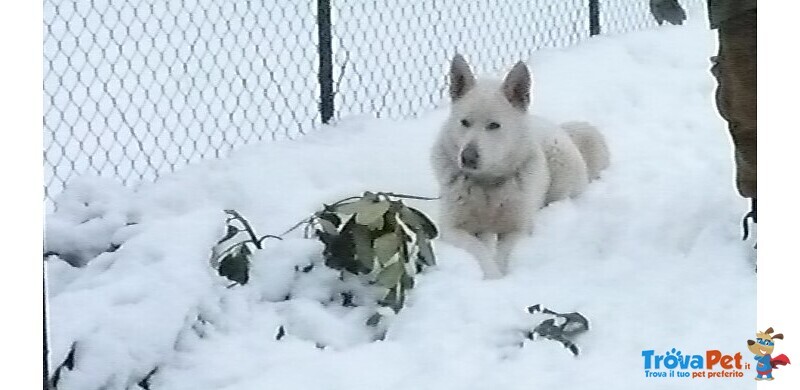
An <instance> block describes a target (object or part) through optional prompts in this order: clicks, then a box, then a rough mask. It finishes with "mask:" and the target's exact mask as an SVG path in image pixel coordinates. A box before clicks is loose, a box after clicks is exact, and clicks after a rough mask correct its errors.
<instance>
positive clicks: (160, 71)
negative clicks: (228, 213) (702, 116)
mask: <svg viewBox="0 0 800 390" xmlns="http://www.w3.org/2000/svg"><path fill="white" fill-rule="evenodd" d="M701 2H702V0H691V1H684V2H683V3H689V4H684V5H685V6H687V5H688V6H690V7H691V6H697V5H699V4H700V3H701ZM647 3H648V0H559V1H555V0H509V1H501V2H497V1H491V0H466V1H438V0H398V1H389V0H379V1H371V2H361V1H336V0H327V1H321V0H320V1H313V0H305V1H303V0H278V1H254V0H223V1H219V0H138V1H128V0H74V1H61V0H45V1H44V53H43V54H44V83H43V89H44V118H43V121H44V166H45V194H46V197H47V199H48V201H51V200H52V199H53V197H54V196H55V195H56V194H57V193H58V192H60V191H61V190H62V189H63V187H64V186H65V184H66V183H67V182H68V181H69V180H70V179H71V178H73V177H75V176H76V175H82V174H97V175H104V176H112V177H116V178H118V179H119V180H121V181H123V182H124V183H134V182H137V181H141V180H153V179H155V178H157V177H158V175H159V174H160V173H164V172H169V171H173V170H175V169H176V168H179V167H180V166H183V165H186V164H188V163H191V162H194V161H198V160H200V159H203V158H208V157H222V156H225V155H226V154H227V153H228V152H230V151H231V150H232V149H234V148H236V147H237V146H241V145H243V144H246V143H248V142H253V141H258V140H263V139H282V138H294V137H297V136H300V135H302V134H304V133H306V132H308V131H310V130H312V129H314V128H316V127H318V126H319V125H320V124H321V123H323V122H326V120H327V118H328V116H330V115H332V117H333V119H336V118H340V117H342V116H348V115H358V114H370V115H375V116H380V117H395V118H397V117H406V116H413V115H416V114H419V113H421V112H424V111H427V110H430V109H432V108H434V107H436V106H437V105H438V104H439V102H440V101H441V100H442V97H443V94H444V85H445V76H444V74H445V72H444V70H445V67H446V63H447V59H448V58H449V57H450V56H451V55H452V54H453V53H454V52H455V51H460V52H462V53H464V54H465V55H466V56H468V57H469V59H470V62H471V63H473V64H475V65H476V67H477V68H478V69H480V70H482V71H494V70H499V69H500V67H502V66H506V65H507V64H509V63H511V62H512V61H515V60H518V59H520V58H529V57H530V56H531V55H532V53H533V52H534V51H536V50H537V49H541V48H548V47H563V46H568V45H571V44H574V43H576V42H578V41H581V40H583V39H585V38H588V37H589V36H590V30H591V31H595V32H596V31H597V29H598V28H599V29H600V31H601V32H602V33H619V32H625V31H631V30H637V29H641V28H646V27H650V26H653V25H654V24H655V22H653V21H652V19H651V18H650V16H649V14H648V9H647V7H648V4H647ZM598 6H599V7H598ZM320 9H325V10H327V15H325V13H323V12H319V10H320ZM590 10H592V11H590ZM598 14H599V15H598ZM320 16H323V17H322V18H318V17H320ZM325 16H327V17H328V18H329V20H330V23H327V24H326V23H318V22H319V21H320V20H324V19H326V18H325ZM590 20H594V21H597V22H599V24H597V23H593V24H592V25H591V26H590ZM320 28H322V29H323V30H320ZM326 28H328V29H330V31H325V29H326ZM320 37H325V38H326V39H327V38H330V50H319V49H320V48H321V46H322V48H323V49H325V46H328V45H319V44H320V42H319V38H320ZM322 43H325V42H322ZM321 56H322V57H321ZM326 57H329V58H326ZM321 71H322V73H320V72H321ZM321 110H322V111H323V112H325V114H320V111H321Z"/></svg>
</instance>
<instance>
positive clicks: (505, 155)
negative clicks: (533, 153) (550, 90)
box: [445, 54, 531, 176]
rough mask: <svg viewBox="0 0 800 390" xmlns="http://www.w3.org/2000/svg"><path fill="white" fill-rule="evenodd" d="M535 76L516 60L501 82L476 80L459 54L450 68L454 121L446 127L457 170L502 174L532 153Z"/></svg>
mask: <svg viewBox="0 0 800 390" xmlns="http://www.w3.org/2000/svg"><path fill="white" fill-rule="evenodd" d="M530 90H531V76H530V72H529V71H528V67H527V66H526V65H525V64H524V63H523V62H521V61H520V62H518V63H517V64H516V65H514V67H513V68H512V69H511V71H510V72H508V74H507V75H506V77H505V79H504V80H503V81H502V82H501V81H496V80H479V79H476V78H475V76H474V75H473V73H472V70H471V69H470V67H469V65H468V64H467V62H466V60H464V57H462V56H461V55H459V54H456V56H455V57H454V58H453V60H452V62H451V64H450V98H451V99H452V105H451V110H450V118H449V119H448V121H447V122H446V124H445V131H446V132H447V136H448V137H449V138H450V139H449V141H450V143H451V144H452V145H454V146H455V147H456V148H457V149H458V150H457V155H456V156H454V157H455V158H456V159H457V164H458V166H459V168H461V169H462V170H464V171H466V172H470V173H472V174H475V175H485V176H502V175H504V174H506V173H507V171H508V169H509V168H510V167H511V168H513V165H514V164H515V163H517V162H519V160H520V159H522V158H525V157H526V156H527V153H528V150H527V149H528V148H529V147H530V143H529V129H528V119H527V111H528V107H529V106H530V102H531V98H530Z"/></svg>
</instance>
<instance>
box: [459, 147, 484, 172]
mask: <svg viewBox="0 0 800 390" xmlns="http://www.w3.org/2000/svg"><path fill="white" fill-rule="evenodd" d="M460 159H461V167H462V168H467V169H478V162H479V161H480V154H479V153H478V147H477V146H475V144H467V146H466V147H465V148H464V149H463V150H461V158H460Z"/></svg>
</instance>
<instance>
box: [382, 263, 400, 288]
mask: <svg viewBox="0 0 800 390" xmlns="http://www.w3.org/2000/svg"><path fill="white" fill-rule="evenodd" d="M404 273H405V268H404V266H403V263H402V262H400V261H396V262H394V263H392V264H389V265H387V266H386V268H384V269H382V270H381V272H380V273H378V276H377V278H375V283H376V284H378V285H379V286H383V287H386V288H393V287H396V286H397V285H398V284H399V283H400V278H401V277H402V276H403V274H404Z"/></svg>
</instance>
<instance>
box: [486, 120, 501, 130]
mask: <svg viewBox="0 0 800 390" xmlns="http://www.w3.org/2000/svg"><path fill="white" fill-rule="evenodd" d="M486 128H487V129H489V130H497V129H499V128H500V124H499V123H497V122H491V123H489V124H488V125H486Z"/></svg>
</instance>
